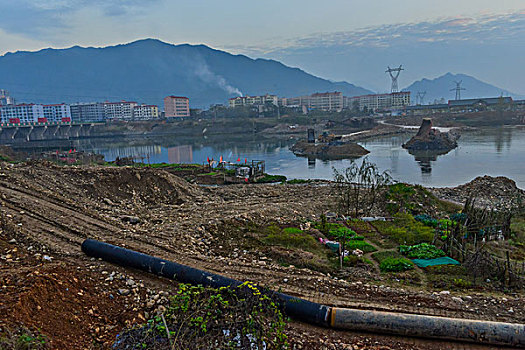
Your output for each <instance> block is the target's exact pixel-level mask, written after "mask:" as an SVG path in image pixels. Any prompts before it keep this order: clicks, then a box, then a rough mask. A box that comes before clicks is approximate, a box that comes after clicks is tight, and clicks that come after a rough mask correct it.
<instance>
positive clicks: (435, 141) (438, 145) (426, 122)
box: [403, 118, 459, 154]
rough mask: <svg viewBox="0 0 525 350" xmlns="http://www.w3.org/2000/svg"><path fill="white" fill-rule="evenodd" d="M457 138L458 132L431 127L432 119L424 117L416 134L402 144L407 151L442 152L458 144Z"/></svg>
mask: <svg viewBox="0 0 525 350" xmlns="http://www.w3.org/2000/svg"><path fill="white" fill-rule="evenodd" d="M458 138H459V135H458V134H455V133H452V132H440V131H439V130H437V129H433V128H432V119H430V118H424V119H423V122H422V123H421V127H420V128H419V130H418V132H417V134H416V136H414V137H412V138H411V139H410V140H409V141H408V142H407V143H405V144H403V148H405V149H407V150H409V151H436V152H440V154H444V153H447V152H449V151H450V150H453V149H454V148H456V147H457V146H458V143H457V139H458Z"/></svg>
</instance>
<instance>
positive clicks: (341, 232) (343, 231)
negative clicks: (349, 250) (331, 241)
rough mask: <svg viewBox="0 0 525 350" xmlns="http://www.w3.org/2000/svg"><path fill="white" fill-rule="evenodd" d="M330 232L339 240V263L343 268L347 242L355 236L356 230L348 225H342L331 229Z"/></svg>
mask: <svg viewBox="0 0 525 350" xmlns="http://www.w3.org/2000/svg"><path fill="white" fill-rule="evenodd" d="M330 234H332V235H333V236H334V238H335V239H337V240H338V241H339V264H340V266H341V268H343V259H344V254H345V250H346V243H347V242H348V241H349V240H350V239H352V238H353V237H355V235H356V233H355V231H353V230H351V229H349V228H346V227H340V228H337V229H335V230H331V231H330Z"/></svg>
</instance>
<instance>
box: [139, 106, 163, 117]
mask: <svg viewBox="0 0 525 350" xmlns="http://www.w3.org/2000/svg"><path fill="white" fill-rule="evenodd" d="M158 117H159V107H157V106H155V105H138V106H135V107H134V108H133V120H149V119H157V118H158Z"/></svg>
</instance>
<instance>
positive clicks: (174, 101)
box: [164, 96, 190, 118]
mask: <svg viewBox="0 0 525 350" xmlns="http://www.w3.org/2000/svg"><path fill="white" fill-rule="evenodd" d="M164 113H165V114H164V116H165V117H166V118H188V117H189V116H190V100H189V99H188V98H187V97H183V96H168V97H165V98H164Z"/></svg>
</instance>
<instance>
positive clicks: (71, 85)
mask: <svg viewBox="0 0 525 350" xmlns="http://www.w3.org/2000/svg"><path fill="white" fill-rule="evenodd" d="M0 88H4V89H7V90H9V91H10V92H11V95H12V96H13V97H15V98H16V99H17V100H18V101H21V102H35V103H58V102H65V103H72V102H89V101H105V100H113V101H115V100H116V101H118V100H122V99H126V100H133V101H137V102H144V103H148V104H157V105H162V99H163V98H164V97H165V96H167V95H183V96H187V97H189V98H190V104H191V106H192V107H201V108H202V107H208V106H209V105H210V104H215V103H226V102H227V100H228V98H230V97H235V96H239V95H240V94H245V95H246V94H248V95H261V94H266V93H270V94H276V95H278V96H281V97H292V96H300V95H305V94H311V93H314V92H325V91H342V92H343V93H344V94H345V95H347V96H355V95H362V94H368V93H371V91H370V90H367V89H364V88H361V87H358V86H355V85H352V84H350V83H347V82H332V81H329V80H326V79H322V78H319V77H316V76H313V75H311V74H308V73H306V72H304V71H302V70H301V69H298V68H291V67H288V66H285V65H283V64H282V63H280V62H277V61H274V60H267V59H251V58H249V57H247V56H243V55H232V54H229V53H227V52H224V51H219V50H215V49H212V48H209V47H207V46H204V45H197V46H193V45H172V44H167V43H164V42H162V41H159V40H154V39H145V40H139V41H135V42H132V43H129V44H124V45H117V46H110V47H104V48H82V47H78V46H75V47H71V48H68V49H44V50H41V51H38V52H16V53H7V54H5V55H4V56H0Z"/></svg>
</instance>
